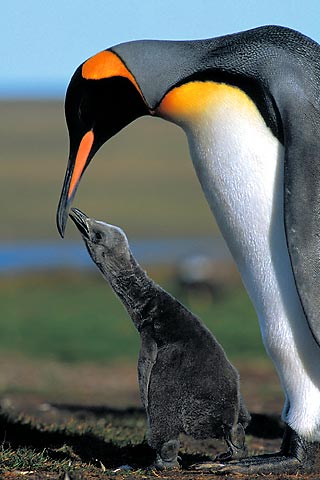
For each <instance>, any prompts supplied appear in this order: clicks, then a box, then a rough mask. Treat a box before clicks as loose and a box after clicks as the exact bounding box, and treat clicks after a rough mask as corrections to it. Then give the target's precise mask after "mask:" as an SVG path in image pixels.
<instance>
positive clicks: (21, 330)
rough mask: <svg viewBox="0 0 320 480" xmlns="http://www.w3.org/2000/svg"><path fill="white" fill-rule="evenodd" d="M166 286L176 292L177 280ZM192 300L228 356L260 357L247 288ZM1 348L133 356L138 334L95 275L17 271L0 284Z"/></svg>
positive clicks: (69, 356) (84, 356) (73, 358)
mask: <svg viewBox="0 0 320 480" xmlns="http://www.w3.org/2000/svg"><path fill="white" fill-rule="evenodd" d="M164 286H165V287H166V288H168V289H169V290H171V292H172V293H173V294H174V293H175V290H176V288H175V285H174V284H172V283H171V284H170V283H167V284H165V285H164ZM191 302H192V305H191V307H192V310H193V311H194V312H195V313H196V314H198V315H199V316H200V317H201V318H202V320H203V321H204V322H205V323H206V324H207V326H208V327H209V328H210V329H211V330H212V331H213V332H214V334H215V335H216V337H217V338H218V339H219V341H220V342H221V343H222V344H223V346H224V347H225V349H226V351H227V352H228V355H229V356H230V357H231V358H237V357H241V358H251V357H252V356H255V357H261V358H262V357H264V356H265V353H264V349H263V346H262V343H261V339H260V332H259V327H258V324H257V320H256V316H255V313H254V311H253V308H252V307H251V304H250V302H249V300H248V298H247V295H246V293H245V292H244V291H243V290H242V289H241V288H240V287H239V288H238V289H236V291H233V292H229V293H226V294H225V295H223V296H221V297H218V298H217V299H216V301H214V302H211V301H203V302H195V301H194V302H193V301H192V299H191ZM0 305H1V318H0V328H1V336H0V350H1V351H2V352H6V351H10V352H19V353H20V354H25V355H27V356H33V357H36V358H41V357H42V358H53V359H57V360H60V361H66V362H79V361H94V362H110V361H118V360H119V359H125V360H135V359H136V358H137V353H138V348H139V336H138V333H137V332H136V330H135V328H134V326H133V324H132V322H131V320H130V318H129V317H128V316H127V313H126V311H125V310H124V308H123V307H122V305H121V304H120V302H119V300H118V299H117V298H116V297H115V296H114V294H113V293H112V292H111V290H110V288H109V287H108V286H107V284H106V283H105V281H104V280H103V279H102V277H100V276H98V275H97V276H95V275H89V276H88V275H81V274H80V273H79V274H78V275H66V276H64V277H63V276H62V277H61V278H59V277H58V278H57V277H56V276H55V275H53V274H52V275H50V276H41V275H40V276H33V277H21V278H20V279H14V278H13V279H12V280H11V281H7V282H4V283H3V284H2V286H1V289H0Z"/></svg>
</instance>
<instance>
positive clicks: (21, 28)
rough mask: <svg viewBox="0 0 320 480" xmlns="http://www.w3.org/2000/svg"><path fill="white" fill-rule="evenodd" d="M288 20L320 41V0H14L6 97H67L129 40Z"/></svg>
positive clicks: (4, 49) (8, 6)
mask: <svg viewBox="0 0 320 480" xmlns="http://www.w3.org/2000/svg"><path fill="white" fill-rule="evenodd" d="M266 24H277V25H285V26H288V27H291V28H294V29H296V30H299V31H301V32H303V33H304V34H306V35H308V36H310V37H312V38H313V39H314V40H316V41H318V42H319V43H320V0H303V1H302V0H295V1H294V0H268V1H261V0H255V1H254V0H219V1H216V0H138V1H137V0H73V1H71V0H54V1H49V0H47V1H45V0H27V1H26V0H10V1H6V2H3V5H2V6H1V19H0V59H1V65H2V68H1V78H0V97H6V96H10V97H14V96H21V97H24V96H31V97H32V96H38V97H45V96H53V97H54V96H58V97H59V96H63V95H64V92H65V90H66V87H67V85H68V82H69V80H70V77H71V76H72V74H73V72H74V70H75V69H76V68H77V66H78V65H79V64H80V63H82V62H83V61H84V60H85V59H86V58H88V57H90V56H91V55H93V54H95V53H97V52H98V51H100V50H103V49H105V48H108V47H110V46H112V45H115V44H117V43H121V42H125V41H128V40H135V39H142V38H149V39H150V38H152V39H173V40H176V39H179V40H184V39H197V38H209V37H215V36H219V35H224V34H227V33H234V32H238V31H241V30H246V29H248V28H253V27H256V26H259V25H266Z"/></svg>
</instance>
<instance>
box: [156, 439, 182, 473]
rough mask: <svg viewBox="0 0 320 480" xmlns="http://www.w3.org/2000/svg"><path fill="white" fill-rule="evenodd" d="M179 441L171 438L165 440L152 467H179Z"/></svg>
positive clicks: (164, 468)
mask: <svg viewBox="0 0 320 480" xmlns="http://www.w3.org/2000/svg"><path fill="white" fill-rule="evenodd" d="M179 445H180V443H179V441H178V440H169V441H168V442H165V443H164V444H163V445H162V447H161V450H160V452H157V457H156V460H155V462H154V464H153V465H152V466H151V469H156V470H173V469H179V468H181V467H180V463H179V462H178V451H179Z"/></svg>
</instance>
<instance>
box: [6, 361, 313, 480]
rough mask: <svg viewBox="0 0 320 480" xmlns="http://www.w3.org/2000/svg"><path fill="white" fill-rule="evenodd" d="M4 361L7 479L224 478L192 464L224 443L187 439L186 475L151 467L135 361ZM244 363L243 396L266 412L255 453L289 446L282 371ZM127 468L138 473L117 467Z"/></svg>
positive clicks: (253, 441)
mask: <svg viewBox="0 0 320 480" xmlns="http://www.w3.org/2000/svg"><path fill="white" fill-rule="evenodd" d="M1 364H2V372H3V373H2V377H1V379H0V383H1V387H2V391H5V390H6V386H7V392H6V393H5V394H3V396H2V398H1V407H2V415H1V416H0V421H1V424H2V425H1V426H2V428H1V430H2V435H3V446H2V452H1V456H2V477H1V478H4V479H18V478H28V479H30V480H40V479H52V480H58V479H66V480H67V479H68V478H70V479H71V480H81V479H91V478H92V479H105V478H112V479H115V480H120V479H128V480H130V479H133V478H135V479H138V480H139V479H149V478H155V477H158V478H163V479H164V478H170V479H171V478H174V479H198V478H205V479H208V480H209V479H211V478H219V477H215V476H214V475H212V474H199V473H198V472H195V471H194V470H192V468H191V465H192V464H193V463H195V462H198V461H201V460H205V459H208V458H209V456H211V455H215V454H216V453H217V452H218V451H220V450H221V449H223V444H222V443H220V442H217V441H212V440H208V441H201V442H200V441H194V440H192V439H191V438H189V437H186V436H184V437H183V438H182V442H181V458H182V466H183V468H182V470H181V471H180V472H170V473H159V472H148V471H146V470H145V468H146V467H147V466H148V465H149V464H150V463H151V462H152V458H153V452H152V451H151V449H150V448H149V447H148V445H147V444H146V442H145V439H144V433H145V416H144V412H143V410H142V408H141V404H140V400H139V392H138V388H137V380H136V367H135V365H134V364H133V363H128V362H126V363H122V364H115V365H96V364H90V363H87V364H85V363H84V364H79V365H68V364H61V363H57V362H54V361H52V362H47V361H44V362H42V364H40V365H39V363H38V362H35V361H32V360H27V359H23V361H22V359H21V358H20V359H19V358H17V357H14V358H2V359H1ZM238 368H239V369H240V372H241V379H242V393H243V396H244V398H245V400H246V403H247V405H248V407H249V409H250V411H251V412H254V413H256V414H259V413H260V414H264V415H263V416H256V415H254V424H255V425H253V427H252V428H251V430H256V431H257V430H258V431H259V430H260V433H261V435H262V438H258V437H256V436H253V435H248V442H249V448H250V452H251V453H253V452H256V453H262V452H272V451H276V450H277V449H279V446H280V443H281V438H280V436H281V424H280V423H279V421H278V416H279V413H280V411H281V405H282V402H283V397H282V393H281V388H280V386H279V382H278V379H277V376H276V374H275V372H274V370H273V368H272V366H271V365H270V364H265V363H261V365H257V364H254V365H253V364H252V362H245V361H244V362H242V363H241V364H240V365H238ZM57 378H59V382H58V385H55V386H57V388H55V389H52V391H51V392H50V391H48V392H47V393H46V394H44V393H43V391H44V390H48V388H47V384H48V379H51V381H52V382H53V383H55V379H57ZM9 385H10V387H9ZM41 392H42V393H41ZM7 414H8V416H7ZM266 419H267V423H265V421H266ZM266 437H272V438H266ZM123 465H125V467H124V468H125V469H126V468H128V465H129V466H130V467H131V468H132V469H133V470H129V471H125V470H124V471H119V470H117V469H118V468H120V467H121V466H123ZM224 478H228V479H229V480H233V479H236V478H237V479H238V478H243V479H245V478H246V477H244V476H240V477H239V476H236V477H235V476H230V475H229V476H227V477H224ZM268 478H269V477H268ZM270 478H282V479H284V478H305V476H304V477H299V476H296V475H295V476H291V477H290V476H286V477H278V476H276V477H270ZM308 478H318V476H310V477H308Z"/></svg>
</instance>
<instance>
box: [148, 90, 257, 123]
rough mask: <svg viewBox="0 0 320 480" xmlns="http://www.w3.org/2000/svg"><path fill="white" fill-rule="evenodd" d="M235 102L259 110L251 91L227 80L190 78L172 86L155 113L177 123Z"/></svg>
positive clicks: (188, 120) (239, 107) (238, 106)
mask: <svg viewBox="0 0 320 480" xmlns="http://www.w3.org/2000/svg"><path fill="white" fill-rule="evenodd" d="M230 103H232V105H233V106H234V107H236V108H237V110H240V111H241V110H243V109H245V110H246V111H248V109H251V110H252V109H254V110H255V111H256V110H257V107H256V105H255V104H254V102H253V101H252V100H251V99H250V98H249V97H248V95H247V94H246V93H245V92H243V91H242V90H240V89H239V88H237V87H234V86H232V85H227V84H225V83H216V82H212V81H207V82H199V81H195V82H189V83H185V84H183V85H181V86H179V87H176V88H174V89H172V90H170V91H169V92H168V93H167V94H166V95H165V97H164V98H163V100H162V101H161V103H160V105H159V107H158V108H157V110H156V113H157V114H158V115H159V116H161V117H163V118H166V119H167V120H170V121H172V122H174V123H184V122H190V121H193V120H197V119H199V117H201V116H203V115H204V114H206V113H207V112H208V113H209V114H212V111H213V110H215V109H218V108H220V107H223V106H224V104H225V105H226V106H227V105H230Z"/></svg>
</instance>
